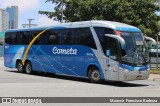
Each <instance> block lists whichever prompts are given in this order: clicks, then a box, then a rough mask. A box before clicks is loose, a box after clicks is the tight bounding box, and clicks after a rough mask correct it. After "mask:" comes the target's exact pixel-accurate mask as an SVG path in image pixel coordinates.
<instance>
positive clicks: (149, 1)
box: [49, 0, 160, 36]
mask: <svg viewBox="0 0 160 106" xmlns="http://www.w3.org/2000/svg"><path fill="white" fill-rule="evenodd" d="M49 1H55V0H49ZM157 3H159V0H69V1H68V2H66V1H65V3H64V6H65V10H64V15H65V17H66V19H67V20H69V21H71V22H72V21H82V20H83V21H85V20H95V19H98V20H109V21H118V22H122V23H126V24H130V25H133V26H136V27H139V28H140V29H141V30H142V31H143V32H144V33H145V34H146V35H148V36H152V35H155V34H157V33H158V31H159V28H158V25H157V21H159V17H158V16H157V15H156V14H155V12H156V11H158V10H160V7H159V5H157ZM56 11H57V10H56ZM57 12H59V10H58V11H57ZM54 13H56V12H54ZM51 16H52V15H51ZM54 16H56V15H54ZM57 16H58V15H57ZM50 18H52V17H50Z"/></svg>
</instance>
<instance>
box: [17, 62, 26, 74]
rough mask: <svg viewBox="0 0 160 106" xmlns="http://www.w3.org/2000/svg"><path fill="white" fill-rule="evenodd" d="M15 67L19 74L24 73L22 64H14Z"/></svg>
mask: <svg viewBox="0 0 160 106" xmlns="http://www.w3.org/2000/svg"><path fill="white" fill-rule="evenodd" d="M16 67H17V71H18V72H20V73H23V72H24V66H23V64H22V62H21V61H18V62H17V64H16Z"/></svg>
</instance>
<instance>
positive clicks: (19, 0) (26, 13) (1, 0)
mask: <svg viewBox="0 0 160 106" xmlns="http://www.w3.org/2000/svg"><path fill="white" fill-rule="evenodd" d="M45 1H46V0H0V8H2V9H5V8H6V7H7V6H12V5H17V6H18V7H19V24H18V27H19V28H22V24H28V23H29V22H28V19H35V20H34V21H32V24H38V26H49V25H53V24H57V23H58V22H57V21H53V20H52V19H49V18H47V16H45V15H40V14H38V11H39V10H46V11H54V6H55V5H54V4H52V3H51V2H47V3H45ZM157 14H158V15H160V12H157Z"/></svg>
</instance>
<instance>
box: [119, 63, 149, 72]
mask: <svg viewBox="0 0 160 106" xmlns="http://www.w3.org/2000/svg"><path fill="white" fill-rule="evenodd" d="M119 66H120V67H122V68H125V69H128V70H130V71H135V70H138V71H145V70H147V69H148V68H149V67H150V64H148V65H146V66H140V67H137V66H130V65H126V64H119Z"/></svg>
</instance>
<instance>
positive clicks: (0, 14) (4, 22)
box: [0, 9, 9, 32]
mask: <svg viewBox="0 0 160 106" xmlns="http://www.w3.org/2000/svg"><path fill="white" fill-rule="evenodd" d="M8 27H9V26H8V13H7V12H6V11H5V10H3V9H0V31H2V32H4V31H6V30H7V29H8Z"/></svg>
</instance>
